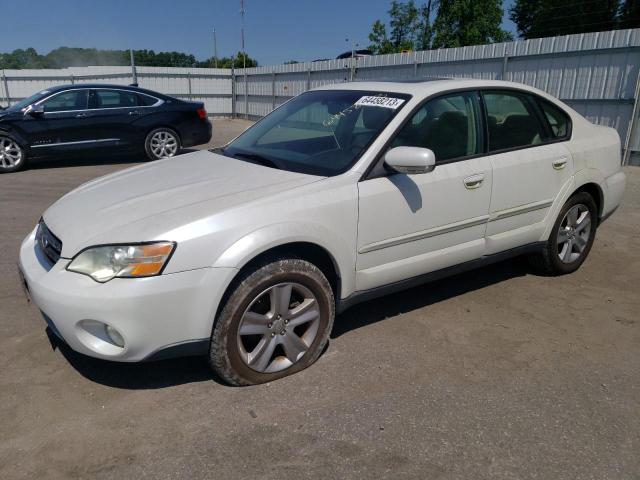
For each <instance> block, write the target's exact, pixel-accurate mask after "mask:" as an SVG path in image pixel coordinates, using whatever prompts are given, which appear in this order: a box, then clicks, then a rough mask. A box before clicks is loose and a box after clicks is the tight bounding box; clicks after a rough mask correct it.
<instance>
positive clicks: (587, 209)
mask: <svg viewBox="0 0 640 480" xmlns="http://www.w3.org/2000/svg"><path fill="white" fill-rule="evenodd" d="M597 227H598V208H597V207H596V203H595V201H594V200H593V197H592V196H591V195H589V194H588V193H586V192H579V193H577V194H575V195H573V196H572V197H571V198H569V200H567V203H565V204H564V206H563V207H562V210H560V213H559V214H558V218H557V219H556V223H555V224H554V226H553V229H552V230H551V234H550V235H549V240H548V241H547V243H546V245H545V247H544V249H543V251H542V252H541V253H540V254H539V255H535V256H532V257H531V261H532V263H533V265H534V266H535V267H537V268H539V269H540V270H542V271H544V272H545V273H547V274H549V275H564V274H567V273H572V272H575V271H576V270H577V269H578V268H580V265H582V264H583V263H584V261H585V260H586V258H587V255H589V252H590V251H591V247H592V246H593V242H594V240H595V237H596V229H597Z"/></svg>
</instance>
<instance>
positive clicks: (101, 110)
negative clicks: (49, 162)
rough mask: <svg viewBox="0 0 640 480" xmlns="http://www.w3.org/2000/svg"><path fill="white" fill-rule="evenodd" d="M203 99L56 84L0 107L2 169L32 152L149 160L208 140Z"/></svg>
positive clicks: (10, 167)
mask: <svg viewBox="0 0 640 480" xmlns="http://www.w3.org/2000/svg"><path fill="white" fill-rule="evenodd" d="M211 130H212V128H211V123H210V122H209V120H208V119H207V112H206V111H205V109H204V105H203V104H202V103H196V102H186V101H183V100H178V99H176V98H172V97H169V96H167V95H162V94H160V93H157V92H152V91H150V90H145V89H142V88H137V87H131V86H120V85H90V84H79V85H64V86H59V87H53V88H50V89H47V90H43V91H41V92H38V93H36V94H35V95H33V96H31V97H29V98H26V99H24V100H22V101H21V102H19V103H16V104H14V105H12V106H10V107H9V108H6V109H4V110H0V173H6V172H14V171H17V170H20V169H22V168H24V167H25V166H26V165H27V161H28V160H29V159H31V158H39V157H60V156H64V157H67V158H68V157H70V156H73V155H78V154H80V155H85V154H87V153H90V152H91V153H94V152H98V151H100V152H109V153H110V152H114V151H130V152H144V153H146V155H147V157H149V159H151V160H156V159H159V158H165V157H173V156H174V155H176V154H177V153H178V152H179V151H180V149H181V148H182V147H191V146H194V145H200V144H203V143H207V142H209V140H210V139H211Z"/></svg>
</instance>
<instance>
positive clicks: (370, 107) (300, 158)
mask: <svg viewBox="0 0 640 480" xmlns="http://www.w3.org/2000/svg"><path fill="white" fill-rule="evenodd" d="M409 98H410V96H409V95H405V94H398V93H388V92H385V93H383V92H375V91H363V90H320V91H314V92H307V93H303V94H302V95H300V96H298V97H296V98H294V99H293V100H291V101H289V102H287V103H286V104H284V105H283V106H282V107H280V108H278V109H277V110H275V111H274V112H272V113H271V114H269V115H268V116H266V117H265V118H264V119H262V120H261V121H260V122H258V123H257V124H256V125H254V126H253V127H251V128H250V129H248V130H247V131H246V132H244V133H243V134H242V135H240V136H239V137H238V138H237V139H235V140H234V141H233V142H231V143H230V144H229V145H228V146H227V147H225V148H224V149H223V150H222V153H223V154H224V155H227V156H229V157H234V158H238V159H242V160H247V161H252V162H256V163H261V164H263V165H267V166H270V167H276V168H281V169H284V170H291V171H296V172H301V173H307V174H311V175H323V176H332V175H337V174H339V173H342V172H344V171H346V170H347V169H349V168H350V167H351V166H352V165H353V164H354V163H355V162H356V161H357V160H358V158H359V157H360V155H361V154H362V153H363V152H364V150H365V149H366V148H367V147H368V146H369V144H370V143H371V142H372V141H373V140H374V139H375V138H376V137H377V136H378V135H379V134H380V132H381V131H382V130H383V129H384V128H385V127H386V126H387V124H388V123H389V121H390V120H391V119H392V118H393V117H394V116H395V115H396V114H397V113H398V111H400V109H401V108H402V107H403V106H404V105H405V104H406V103H407V100H408V99H409Z"/></svg>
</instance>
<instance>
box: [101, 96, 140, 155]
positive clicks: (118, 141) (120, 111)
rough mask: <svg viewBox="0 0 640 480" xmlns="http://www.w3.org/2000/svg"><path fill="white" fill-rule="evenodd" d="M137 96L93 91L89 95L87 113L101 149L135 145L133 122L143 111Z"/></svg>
mask: <svg viewBox="0 0 640 480" xmlns="http://www.w3.org/2000/svg"><path fill="white" fill-rule="evenodd" d="M138 103H139V101H138V94H137V93H136V92H133V91H130V90H119V89H102V88H101V89H94V90H91V92H90V94H89V111H90V113H91V120H92V122H93V123H94V125H95V126H96V129H97V131H98V136H99V139H100V142H99V143H100V145H101V146H103V147H114V146H117V147H120V146H125V147H126V146H130V145H132V144H134V143H135V140H136V132H135V128H132V124H133V122H134V121H135V120H136V119H138V118H140V116H142V114H143V109H141V108H140V107H139V105H138Z"/></svg>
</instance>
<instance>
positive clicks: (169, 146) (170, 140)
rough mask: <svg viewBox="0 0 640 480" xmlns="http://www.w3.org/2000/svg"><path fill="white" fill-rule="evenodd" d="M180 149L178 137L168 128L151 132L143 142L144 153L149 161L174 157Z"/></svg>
mask: <svg viewBox="0 0 640 480" xmlns="http://www.w3.org/2000/svg"><path fill="white" fill-rule="evenodd" d="M180 148H181V145H180V136H179V135H178V134H177V133H176V132H175V130H172V129H171V128H168V127H160V128H156V129H153V130H151V131H150V132H149V133H148V134H147V137H146V139H145V141H144V151H145V153H146V154H147V158H149V160H159V159H161V158H170V157H175V156H176V155H177V154H178V153H180Z"/></svg>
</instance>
